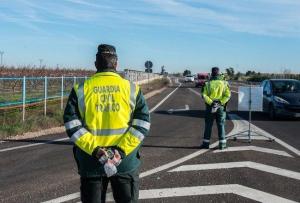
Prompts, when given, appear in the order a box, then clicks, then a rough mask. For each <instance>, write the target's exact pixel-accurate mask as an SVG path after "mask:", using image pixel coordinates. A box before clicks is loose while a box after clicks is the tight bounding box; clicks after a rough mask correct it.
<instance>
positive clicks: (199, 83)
mask: <svg viewBox="0 0 300 203" xmlns="http://www.w3.org/2000/svg"><path fill="white" fill-rule="evenodd" d="M208 79H209V74H208V73H198V74H197V77H196V80H195V86H196V87H203V86H204V84H205V82H206V81H208Z"/></svg>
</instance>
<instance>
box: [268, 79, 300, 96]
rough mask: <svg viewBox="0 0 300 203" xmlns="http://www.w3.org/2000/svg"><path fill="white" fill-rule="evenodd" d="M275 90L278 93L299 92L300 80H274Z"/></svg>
mask: <svg viewBox="0 0 300 203" xmlns="http://www.w3.org/2000/svg"><path fill="white" fill-rule="evenodd" d="M273 91H274V92H276V93H297V92H300V82H299V81H293V80H279V81H273Z"/></svg>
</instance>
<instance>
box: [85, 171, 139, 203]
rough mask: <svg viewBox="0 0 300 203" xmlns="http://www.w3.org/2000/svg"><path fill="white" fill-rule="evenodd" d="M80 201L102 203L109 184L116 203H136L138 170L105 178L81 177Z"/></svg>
mask: <svg viewBox="0 0 300 203" xmlns="http://www.w3.org/2000/svg"><path fill="white" fill-rule="evenodd" d="M80 182H81V186H80V191H81V201H82V202H83V203H100V202H101V203H104V202H105V198H106V190H107V186H108V183H109V182H110V184H111V188H112V192H113V197H114V199H115V202H116V203H136V202H137V201H138V197H139V169H136V170H135V171H133V172H130V173H126V174H120V175H115V176H112V177H110V178H107V177H88V178H87V177H81V179H80Z"/></svg>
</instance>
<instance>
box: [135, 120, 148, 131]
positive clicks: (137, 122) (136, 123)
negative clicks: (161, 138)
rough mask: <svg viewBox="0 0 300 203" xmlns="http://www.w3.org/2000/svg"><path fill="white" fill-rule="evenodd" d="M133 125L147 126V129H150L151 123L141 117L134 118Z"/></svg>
mask: <svg viewBox="0 0 300 203" xmlns="http://www.w3.org/2000/svg"><path fill="white" fill-rule="evenodd" d="M132 125H135V126H138V127H142V128H145V129H146V130H149V129H150V123H149V122H147V121H144V120H140V119H133V121H132Z"/></svg>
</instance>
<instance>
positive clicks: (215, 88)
mask: <svg viewBox="0 0 300 203" xmlns="http://www.w3.org/2000/svg"><path fill="white" fill-rule="evenodd" d="M202 96H203V99H204V101H205V104H206V112H205V131H204V139H203V144H202V145H201V148H204V149H209V143H210V137H211V131H212V126H213V122H214V117H216V121H217V127H218V136H219V149H224V148H226V139H225V119H226V111H225V106H226V104H227V102H228V101H229V99H230V96H231V93H230V89H229V85H228V82H227V81H225V80H224V79H223V77H222V75H220V70H219V68H218V67H213V68H212V71H211V78H210V80H209V81H208V82H206V83H205V86H204V87H203V91H202Z"/></svg>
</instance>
